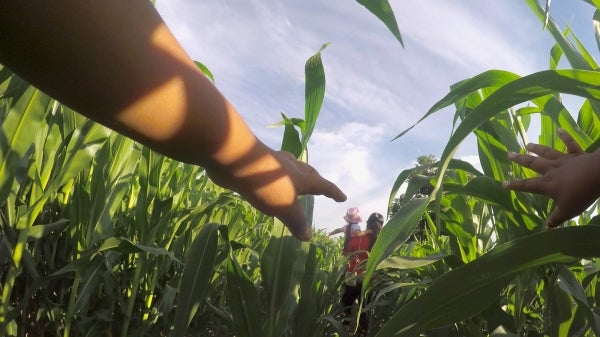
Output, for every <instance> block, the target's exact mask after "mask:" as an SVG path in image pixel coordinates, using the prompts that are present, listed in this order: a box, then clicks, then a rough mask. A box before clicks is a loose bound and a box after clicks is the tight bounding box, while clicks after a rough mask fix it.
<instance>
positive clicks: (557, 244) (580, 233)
mask: <svg viewBox="0 0 600 337" xmlns="http://www.w3.org/2000/svg"><path fill="white" fill-rule="evenodd" d="M598 235H600V226H579V227H568V228H561V229H555V230H549V231H545V232H542V233H537V234H533V235H530V236H527V237H524V238H521V239H517V240H514V241H510V242H507V243H504V244H501V245H498V246H496V247H495V248H494V249H492V250H490V251H489V252H488V253H486V254H484V255H482V256H480V257H479V258H477V259H476V260H474V261H472V262H470V263H468V264H466V265H463V266H460V267H458V268H455V269H453V270H451V271H450V272H447V273H445V274H444V275H442V276H441V277H440V278H438V279H437V280H436V281H435V282H434V283H433V284H432V285H431V286H430V287H429V289H427V291H426V292H424V293H423V294H422V295H420V296H419V297H417V298H416V299H415V300H413V301H412V302H409V303H408V304H406V305H405V306H403V307H402V308H400V310H399V311H397V312H396V313H395V315H394V316H393V317H392V318H391V319H390V320H389V321H388V322H387V324H386V325H385V326H384V327H383V328H382V329H381V330H380V331H379V332H378V334H377V335H376V336H378V337H383V336H396V337H399V336H416V335H418V334H419V332H421V331H424V330H427V329H433V328H436V327H441V326H444V325H448V324H452V323H454V322H459V321H462V320H465V319H467V318H469V317H471V316H473V315H475V314H477V313H480V312H481V311H482V310H484V309H485V308H487V307H488V306H489V305H490V304H491V303H493V302H494V301H495V300H496V298H497V297H498V296H499V294H500V291H501V289H502V288H504V287H505V286H506V285H507V284H508V282H509V281H510V280H511V279H512V278H513V277H514V276H516V275H517V274H518V273H520V272H522V271H525V270H528V269H530V268H534V267H538V266H542V265H546V264H549V263H562V262H572V261H573V260H575V259H581V258H589V257H598V256H600V246H599V245H597V244H596V242H595V241H594V240H589V238H590V237H598ZM566 310H570V309H569V308H567V309H566Z"/></svg>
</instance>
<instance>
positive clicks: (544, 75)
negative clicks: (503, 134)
mask: <svg viewBox="0 0 600 337" xmlns="http://www.w3.org/2000/svg"><path fill="white" fill-rule="evenodd" d="M557 92H562V93H568V94H573V95H578V96H582V97H586V98H590V99H597V98H600V76H598V72H596V71H588V70H546V71H541V72H538V73H534V74H531V75H528V76H525V77H522V78H519V79H517V80H514V81H512V82H509V83H508V84H506V85H504V86H502V87H500V88H499V89H498V90H496V91H495V92H494V93H492V94H491V95H490V96H488V97H487V98H486V99H485V100H484V101H483V102H482V103H481V104H479V105H478V106H477V107H476V108H475V109H474V110H473V111H472V112H471V113H470V114H468V115H467V116H466V117H465V119H464V120H463V121H462V123H461V124H460V125H459V126H458V127H457V128H456V131H455V132H454V134H453V135H452V136H451V137H450V140H449V141H448V144H447V145H446V147H445V148H444V152H443V153H442V157H441V159H440V163H441V165H440V167H439V169H438V179H437V185H436V191H437V189H439V187H440V185H441V183H442V180H441V179H439V177H441V176H443V174H444V172H445V171H446V169H447V165H448V163H449V161H450V159H451V158H452V156H453V154H454V152H455V151H456V149H457V148H458V145H459V144H460V143H461V142H462V141H463V140H464V139H465V138H466V137H467V136H468V135H469V134H470V133H471V132H473V131H474V130H475V129H477V128H478V127H479V126H480V125H481V124H482V123H483V122H484V121H486V120H489V119H490V118H492V117H493V116H495V115H497V114H499V113H501V112H502V111H504V110H506V109H508V108H510V107H512V106H515V105H517V104H519V103H523V102H526V101H528V100H532V99H535V98H538V97H542V96H545V95H550V94H553V93H557ZM433 194H435V192H434V193H433Z"/></svg>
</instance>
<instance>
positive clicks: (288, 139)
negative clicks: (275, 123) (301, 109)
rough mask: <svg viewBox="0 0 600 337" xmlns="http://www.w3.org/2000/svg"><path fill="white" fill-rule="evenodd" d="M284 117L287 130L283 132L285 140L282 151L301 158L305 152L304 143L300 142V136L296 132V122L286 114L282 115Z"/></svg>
mask: <svg viewBox="0 0 600 337" xmlns="http://www.w3.org/2000/svg"><path fill="white" fill-rule="evenodd" d="M281 117H283V125H284V127H285V130H284V131H283V140H282V142H281V150H282V151H287V152H289V153H291V154H293V155H294V157H296V158H299V157H300V155H301V154H302V151H304V149H303V147H302V142H301V141H300V134H299V133H298V130H296V127H295V124H294V121H293V120H291V119H289V118H288V117H287V116H286V115H285V114H283V113H281Z"/></svg>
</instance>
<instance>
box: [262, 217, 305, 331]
mask: <svg viewBox="0 0 600 337" xmlns="http://www.w3.org/2000/svg"><path fill="white" fill-rule="evenodd" d="M275 223H276V228H275V229H274V232H276V233H283V232H284V226H283V224H282V223H281V222H280V221H279V220H277V219H275ZM300 250H301V243H300V241H298V240H296V239H295V238H294V237H292V236H290V235H289V234H287V235H277V236H272V237H271V239H270V240H269V242H268V244H267V247H266V248H265V250H264V252H263V254H262V256H261V258H260V266H261V275H262V278H263V283H264V287H265V295H266V296H267V307H266V319H265V322H264V328H263V333H262V335H263V336H266V337H274V336H280V335H281V333H282V331H283V330H284V329H285V328H286V326H287V324H288V323H287V317H288V315H291V313H292V312H293V310H294V309H295V308H296V303H295V296H294V288H295V287H296V286H297V284H298V282H299V279H296V277H297V274H296V272H295V270H294V267H295V265H296V261H297V259H298V257H299V255H300V254H299V253H300Z"/></svg>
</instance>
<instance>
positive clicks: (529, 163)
mask: <svg viewBox="0 0 600 337" xmlns="http://www.w3.org/2000/svg"><path fill="white" fill-rule="evenodd" d="M558 136H559V137H560V138H561V140H562V141H563V142H564V143H565V144H566V146H567V153H562V152H559V151H556V150H554V149H552V148H549V147H547V146H543V145H539V144H528V145H527V151H529V152H531V153H533V154H535V156H534V155H530V154H516V153H509V154H508V158H509V159H510V160H512V161H514V162H515V163H517V164H519V165H521V166H524V167H527V168H530V169H532V170H534V171H535V172H537V173H539V174H540V175H539V176H538V177H535V178H531V179H521V180H513V181H506V182H504V183H503V184H502V186H503V187H504V188H506V189H511V190H515V191H523V192H531V193H537V194H545V195H547V196H549V197H550V198H552V199H554V202H555V204H556V207H555V208H554V210H553V211H552V213H551V214H550V215H549V216H548V219H547V220H546V222H547V225H548V227H551V228H552V227H556V226H559V225H560V224H561V223H563V222H564V221H566V220H569V219H571V218H573V217H575V216H577V215H578V214H580V213H581V212H583V211H585V210H586V209H587V208H588V207H589V206H590V205H591V204H592V203H594V201H596V199H598V197H600V170H599V169H598V168H599V167H600V151H595V152H593V153H587V152H585V151H583V150H582V149H581V147H580V146H579V144H577V143H576V142H575V140H574V139H573V138H572V137H571V136H570V135H569V134H567V133H566V132H565V131H564V130H561V129H559V130H558Z"/></svg>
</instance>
